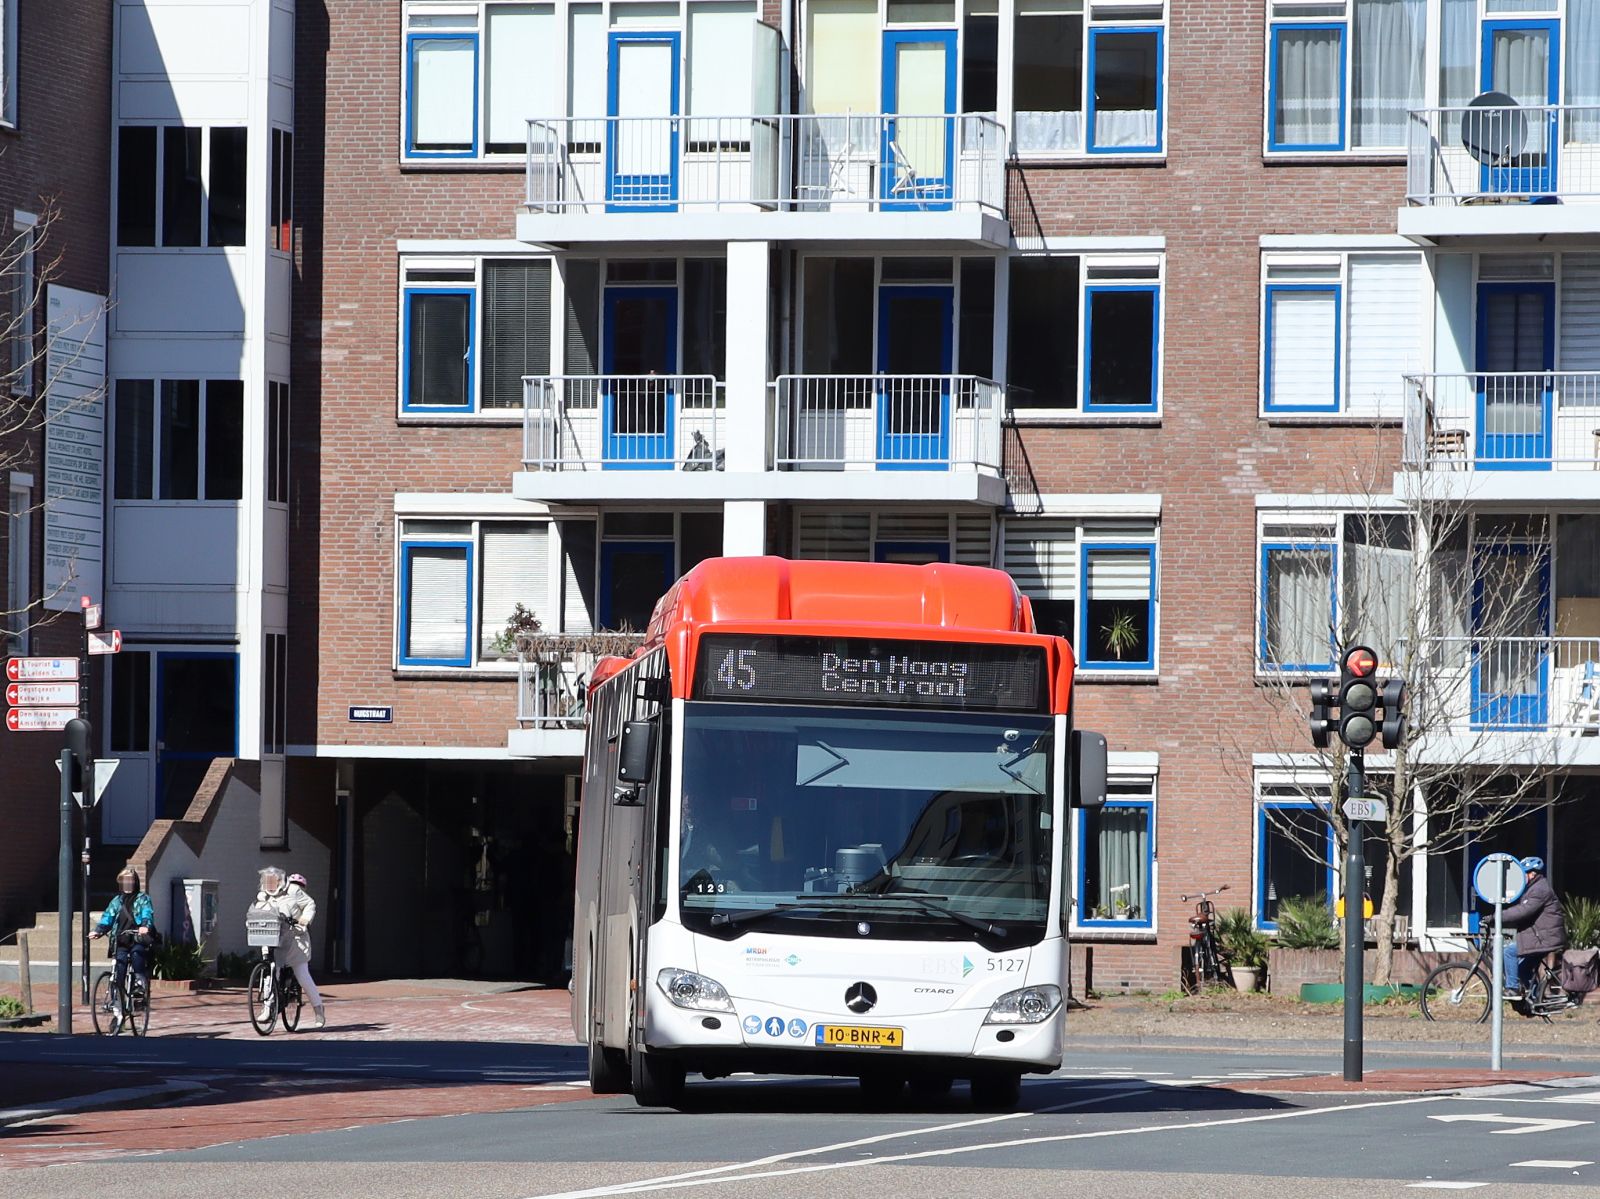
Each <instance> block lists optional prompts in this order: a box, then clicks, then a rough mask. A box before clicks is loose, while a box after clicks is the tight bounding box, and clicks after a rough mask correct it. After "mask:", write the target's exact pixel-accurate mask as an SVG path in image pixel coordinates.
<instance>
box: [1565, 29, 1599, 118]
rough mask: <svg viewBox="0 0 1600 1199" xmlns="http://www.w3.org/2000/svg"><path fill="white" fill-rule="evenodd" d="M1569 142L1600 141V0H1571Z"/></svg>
mask: <svg viewBox="0 0 1600 1199" xmlns="http://www.w3.org/2000/svg"><path fill="white" fill-rule="evenodd" d="M1567 103H1568V104H1572V105H1575V106H1577V110H1576V111H1575V112H1572V113H1571V114H1569V116H1568V120H1567V131H1566V139H1567V141H1568V142H1600V0H1567Z"/></svg>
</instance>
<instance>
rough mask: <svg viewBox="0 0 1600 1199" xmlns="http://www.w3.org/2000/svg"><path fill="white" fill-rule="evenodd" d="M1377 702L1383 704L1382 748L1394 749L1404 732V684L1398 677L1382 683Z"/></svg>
mask: <svg viewBox="0 0 1600 1199" xmlns="http://www.w3.org/2000/svg"><path fill="white" fill-rule="evenodd" d="M1378 702H1379V703H1380V704H1381V705H1382V706H1383V724H1382V725H1381V726H1380V727H1381V730H1382V736H1383V748H1384V749H1394V748H1395V747H1396V746H1398V745H1399V744H1400V739H1401V738H1402V737H1404V736H1405V733H1406V713H1405V703H1406V685H1405V683H1403V682H1401V681H1400V680H1399V679H1390V680H1388V681H1387V682H1386V683H1384V685H1383V690H1382V692H1381V693H1380V695H1379V699H1378Z"/></svg>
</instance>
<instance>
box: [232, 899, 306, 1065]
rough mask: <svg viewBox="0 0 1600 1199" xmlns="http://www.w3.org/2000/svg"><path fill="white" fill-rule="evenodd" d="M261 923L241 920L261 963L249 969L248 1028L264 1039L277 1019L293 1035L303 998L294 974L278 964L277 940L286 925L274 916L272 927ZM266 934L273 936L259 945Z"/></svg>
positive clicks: (256, 917) (254, 917)
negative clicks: (274, 923) (258, 951)
mask: <svg viewBox="0 0 1600 1199" xmlns="http://www.w3.org/2000/svg"><path fill="white" fill-rule="evenodd" d="M264 923H265V922H264V920H263V918H261V917H258V916H254V915H252V916H251V917H249V918H247V919H246V921H245V924H246V927H247V928H248V929H249V939H250V943H251V944H252V945H256V946H259V948H260V950H261V960H260V961H259V962H257V963H256V964H255V965H254V966H253V967H252V968H251V970H250V989H249V991H248V992H246V995H245V999H246V1001H247V1002H248V1003H249V1004H250V1023H251V1025H252V1026H253V1027H254V1028H255V1030H256V1032H258V1033H259V1034H261V1035H262V1036H263V1037H268V1036H271V1035H272V1029H273V1026H274V1025H275V1024H276V1023H277V1022H278V1021H279V1020H280V1019H281V1020H282V1021H283V1028H284V1031H285V1032H294V1031H296V1030H297V1029H298V1028H299V1027H300V1009H301V1008H302V1007H304V1006H305V997H304V996H303V995H302V994H301V992H300V980H299V979H297V978H296V977H295V976H294V971H293V970H291V969H290V968H289V967H287V966H280V965H278V960H277V950H278V939H279V938H281V937H282V935H283V930H284V929H285V928H286V927H287V926H288V924H289V922H288V921H287V920H284V919H282V918H281V917H277V920H276V926H275V928H274V927H273V926H267V927H263V925H264ZM269 931H273V932H275V933H276V936H275V937H274V939H273V940H272V942H271V943H269V944H261V943H260V939H261V938H262V937H263V936H264V934H265V933H266V932H269Z"/></svg>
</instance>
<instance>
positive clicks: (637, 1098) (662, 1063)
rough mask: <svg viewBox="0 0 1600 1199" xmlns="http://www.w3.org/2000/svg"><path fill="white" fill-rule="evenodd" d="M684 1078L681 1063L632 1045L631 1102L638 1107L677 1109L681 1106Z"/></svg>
mask: <svg viewBox="0 0 1600 1199" xmlns="http://www.w3.org/2000/svg"><path fill="white" fill-rule="evenodd" d="M683 1079H684V1069H683V1066H682V1065H681V1064H679V1063H678V1062H675V1061H672V1060H671V1059H669V1058H664V1057H661V1056H660V1055H659V1054H654V1053H649V1052H647V1051H646V1050H645V1049H643V1048H642V1047H639V1046H635V1048H634V1052H633V1100H634V1102H635V1103H637V1104H638V1105H639V1106H640V1107H678V1106H679V1105H681V1104H682V1103H683Z"/></svg>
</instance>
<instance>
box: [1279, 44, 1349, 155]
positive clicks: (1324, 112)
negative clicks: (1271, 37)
mask: <svg viewBox="0 0 1600 1199" xmlns="http://www.w3.org/2000/svg"><path fill="white" fill-rule="evenodd" d="M1339 42H1340V33H1339V31H1338V30H1337V29H1295V28H1287V29H1282V30H1279V32H1278V64H1277V65H1278V100H1277V112H1276V114H1275V116H1276V120H1275V122H1274V126H1275V128H1276V130H1277V136H1276V139H1275V140H1276V141H1277V143H1278V144H1279V145H1285V146H1331V145H1337V144H1338V143H1339V142H1340V141H1341V140H1342V137H1341V134H1342V130H1341V129H1340V128H1339V97H1340V96H1341V95H1342V94H1343V92H1344V79H1343V78H1342V76H1341V71H1340V65H1341V64H1340V56H1339Z"/></svg>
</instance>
